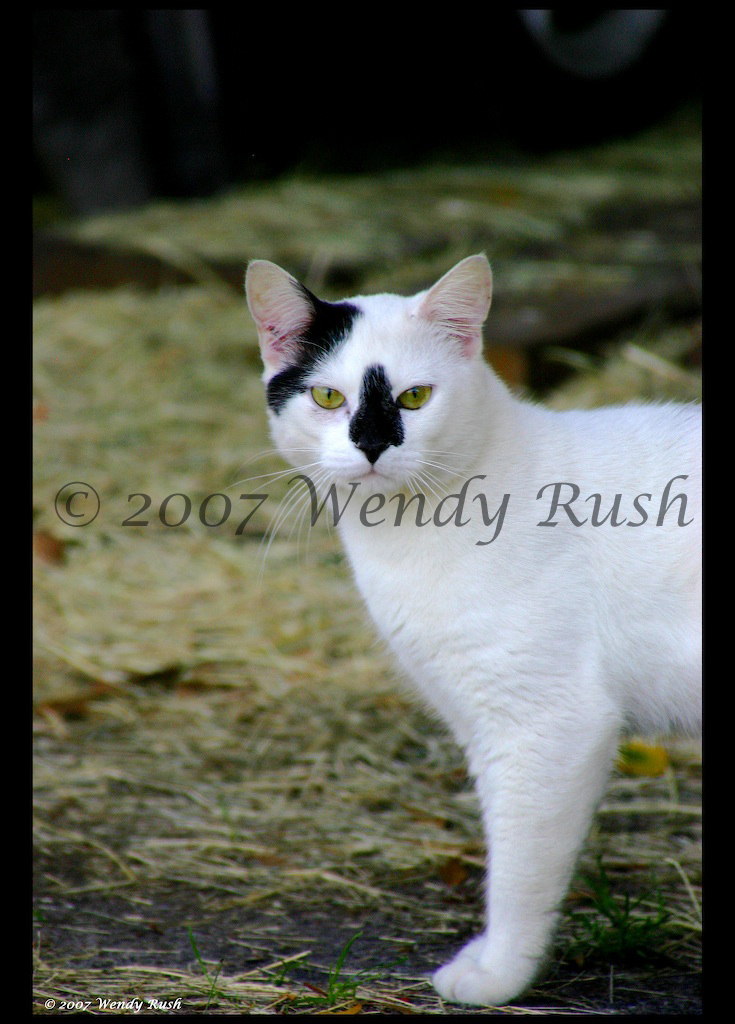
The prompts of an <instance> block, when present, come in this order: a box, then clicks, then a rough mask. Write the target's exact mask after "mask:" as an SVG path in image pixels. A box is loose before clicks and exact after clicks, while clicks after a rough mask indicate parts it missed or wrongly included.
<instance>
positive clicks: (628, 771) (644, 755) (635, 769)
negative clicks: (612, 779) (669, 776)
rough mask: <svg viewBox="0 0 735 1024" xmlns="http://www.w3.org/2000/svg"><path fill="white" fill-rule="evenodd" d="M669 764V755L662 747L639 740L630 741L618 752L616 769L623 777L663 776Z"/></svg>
mask: <svg viewBox="0 0 735 1024" xmlns="http://www.w3.org/2000/svg"><path fill="white" fill-rule="evenodd" d="M669 764H670V762H669V755H668V753H667V752H666V750H665V749H664V748H663V747H659V746H656V745H654V744H649V743H643V742H642V741H641V740H630V741H629V742H628V743H624V744H623V745H622V746H621V747H620V749H619V750H618V760H617V768H618V771H621V772H622V773H623V774H624V775H635V776H639V775H644V776H646V775H648V776H656V775H663V774H664V773H665V772H666V769H667V768H668V767H669Z"/></svg>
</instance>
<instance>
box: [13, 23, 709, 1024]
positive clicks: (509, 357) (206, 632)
mask: <svg viewBox="0 0 735 1024" xmlns="http://www.w3.org/2000/svg"><path fill="white" fill-rule="evenodd" d="M453 13H454V12H453V11H447V10H442V11H440V12H438V13H434V12H433V11H429V10H428V9H427V10H420V11H417V12H414V13H413V14H411V16H410V18H409V17H408V16H402V17H401V19H400V30H399V28H398V27H397V26H398V24H399V19H398V17H397V16H396V17H395V18H391V17H390V14H386V13H385V12H381V13H380V14H376V15H375V16H374V18H373V16H372V14H370V12H366V11H365V10H351V11H350V12H349V13H343V12H341V11H340V12H336V13H334V14H333V15H330V16H327V15H321V16H320V17H319V19H318V21H316V20H314V21H312V23H311V24H307V23H306V22H305V20H304V19H301V21H298V20H297V19H295V17H294V16H293V15H292V14H290V13H286V12H285V10H284V11H278V12H275V16H276V17H277V18H279V19H280V22H279V23H276V24H275V25H271V26H268V27H266V26H265V25H264V23H263V19H262V18H261V13H260V12H259V11H253V10H252V9H250V8H247V7H246V8H243V9H237V10H236V11H234V12H233V10H231V9H230V8H227V9H225V8H221V9H216V10H186V11H177V10H156V11H152V10H130V11H129V10H126V11H115V10H106V11H63V10H49V11H35V12H34V16H33V156H34V161H33V294H34V302H33V459H34V487H33V541H34V562H33V592H34V741H35V744H34V758H35V760H34V811H35V815H34V838H35V851H34V864H35V867H34V872H35V874H34V950H35V967H34V978H35V984H36V998H37V1002H38V1006H39V1008H40V1007H41V1006H42V1005H44V1006H45V1005H48V1004H47V1003H46V1000H47V999H48V998H49V996H52V997H53V998H58V999H62V998H73V999H78V998H79V997H80V994H83V993H96V994H99V995H100V996H102V995H105V996H109V997H110V998H112V999H119V998H120V997H121V995H123V994H127V993H130V992H135V993H136V994H140V995H141V996H150V997H156V998H159V999H161V998H172V999H175V998H179V997H183V998H184V1000H185V1006H184V1009H186V1010H194V1011H195V1012H196V1011H202V1012H212V1009H213V1008H215V1007H216V1008H217V1010H218V1011H219V1012H237V1013H242V1012H280V1011H281V1010H284V1009H285V1010H286V1011H287V1012H304V1013H305V1012H309V1011H310V1009H314V1007H315V1005H316V1006H317V1008H319V1007H321V1008H325V1007H327V1006H330V1005H331V1006H332V1007H333V1004H334V1000H332V1003H331V1004H330V1003H329V1000H326V1001H325V1000H324V999H323V1001H322V1003H316V1004H315V1002H314V1000H315V998H316V996H315V993H317V994H318V991H319V990H320V989H321V990H326V989H327V988H329V987H330V986H331V979H332V978H333V977H334V975H333V974H331V975H330V973H329V968H330V966H332V965H334V964H335V962H337V959H338V957H339V956H340V953H341V951H343V950H344V949H345V948H346V943H347V942H349V941H350V940H351V939H354V937H355V935H359V936H360V937H359V941H357V942H355V943H354V945H352V946H351V948H350V955H349V959H348V961H346V963H345V973H347V972H349V970H351V969H352V967H353V965H355V966H357V967H365V968H369V969H370V970H371V971H372V972H373V974H371V976H370V977H371V981H370V985H369V988H363V989H362V990H361V992H362V994H361V996H360V1000H361V1002H359V1003H358V1002H356V1001H355V1000H354V999H353V1000H352V1001H350V1000H348V1001H347V1002H346V1003H344V1004H342V1009H343V1011H344V1012H358V1010H360V1009H361V1008H362V1009H364V1010H365V1012H367V1011H368V1010H369V1011H371V1012H395V1011H396V1008H399V1009H406V1008H407V1004H410V1006H408V1009H409V1011H410V1010H411V1009H413V1011H414V1012H430V1013H446V1012H463V1011H462V1009H461V1008H458V1007H455V1008H451V1007H445V1006H442V1005H440V1003H439V1001H438V998H437V997H436V995H435V993H434V992H433V990H432V989H431V988H430V986H429V984H428V982H427V980H426V972H427V971H429V970H431V969H433V968H434V967H436V966H438V965H439V964H440V963H441V962H442V961H443V960H444V959H446V956H447V952H448V950H449V948H450V947H451V948H456V947H458V946H459V944H460V942H461V941H462V940H464V939H465V938H467V937H468V936H469V935H470V934H472V933H473V932H474V931H476V930H477V929H478V928H479V927H481V907H482V897H481V892H482V886H483V863H484V850H483V846H482V839H481V834H480V826H479V821H478V815H477V807H476V803H475V797H474V794H473V792H472V790H471V787H470V786H469V785H468V783H467V780H466V777H465V774H464V766H463V763H462V760H461V757H460V755H459V752H458V751H457V749H456V748H455V747H454V745H453V743H452V742H451V740H450V739H449V738H448V737H447V736H446V734H445V733H444V731H443V730H442V728H441V727H440V726H439V725H438V724H437V723H436V722H435V721H433V720H432V719H430V718H428V717H427V716H426V715H425V714H424V713H423V711H422V709H421V708H420V707H418V706H417V704H416V703H415V702H413V701H412V700H411V699H410V698H409V697H407V696H406V695H405V693H404V692H403V691H402V689H401V688H400V686H399V685H398V683H397V681H396V679H395V678H394V676H393V670H392V666H391V663H390V662H389V660H388V659H387V657H386V656H385V655H384V654H383V652H382V651H381V650H380V649H378V648H376V645H375V641H374V636H373V633H372V630H371V628H370V626H369V624H368V623H367V622H366V619H365V615H364V612H363V609H362V607H361V605H360V602H359V601H358V598H357V595H356V593H355V589H354V586H353V584H352V580H351V578H350V573H349V570H348V567H347V566H346V564H345V562H344V559H343V556H342V553H341V550H340V548H339V544H338V542H337V538H336V537H335V536H334V534H333V533H331V534H330V533H329V532H328V531H327V530H326V529H321V528H320V526H317V528H315V529H313V530H310V529H308V520H305V519H304V515H305V512H306V505H305V504H304V503H301V504H300V503H299V501H298V500H295V499H294V496H293V494H292V492H291V491H289V488H288V486H287V480H288V477H289V476H290V473H288V474H287V475H286V477H285V479H283V478H282V477H283V469H284V467H283V463H282V462H281V460H280V459H279V458H278V457H277V455H276V454H275V453H274V452H273V450H272V448H271V444H270V441H269V438H268V432H267V424H266V414H265V402H264V395H263V388H262V384H261V380H260V376H261V372H262V365H261V360H260V353H259V350H258V344H257V338H256V333H255V329H254V326H253V324H252V321H251V319H250V317H249V315H248V313H247V310H246V307H245V301H244V294H243V277H244V270H245V266H246V263H247V261H248V260H249V259H252V258H255V257H260V258H266V259H272V260H274V261H275V262H277V263H279V264H280V265H282V266H284V267H285V268H286V269H288V270H289V271H290V272H291V273H293V274H295V275H296V276H297V277H299V278H300V279H301V280H302V281H304V283H305V284H307V286H308V287H309V288H311V289H312V290H313V291H314V292H316V293H317V294H319V295H321V296H322V297H324V298H334V299H338V298H343V297H345V296H346V295H351V294H352V295H354V294H358V293H361V292H362V293H369V292H376V291H393V292H401V293H404V294H412V293H414V292H416V291H418V290H420V289H422V288H426V287H428V286H429V285H431V284H433V283H434V281H436V280H437V279H438V278H439V277H440V276H441V275H442V274H443V273H445V272H446V270H448V269H449V268H450V267H451V266H452V265H453V264H454V263H456V262H457V261H458V260H460V259H462V258H463V257H465V256H467V255H469V254H471V253H473V252H478V251H485V252H486V253H487V255H488V257H489V259H490V261H491V264H492V266H493V272H494V282H495V290H494V296H493V306H492V309H491V312H490V317H489V319H488V323H487V325H486V329H485V340H486V355H487V357H488V359H489V360H490V361H491V363H492V364H493V366H494V367H495V369H496V371H497V372H498V373H499V374H500V375H501V376H502V377H503V378H504V379H505V380H506V381H507V382H508V383H509V384H510V385H511V386H512V387H513V388H514V389H515V390H516V391H517V392H518V393H519V394H521V395H527V396H529V397H531V398H533V399H540V400H543V401H544V402H545V403H546V404H548V405H549V406H551V407H553V408H557V409H567V408H579V407H593V406H598V405H603V404H609V403H614V402H626V401H631V400H638V401H640V400H643V401H650V400H656V401H657V400H662V399H675V400H685V401H689V400H698V399H699V398H700V396H701V363H702V330H701V325H702V320H701V295H702V289H701V202H702V127H701V125H702V119H701V96H700V82H701V64H702V55H701V46H700V35H701V15H700V12H699V10H698V9H693V8H685V9H676V10H673V9H672V10H665V11H617V10H607V9H602V8H590V9H585V10H584V11H583V10H581V9H569V10H558V11H557V10H555V11H515V10H497V9H493V10H492V11H487V12H484V11H479V12H478V9H477V8H475V9H473V10H472V11H471V12H470V11H469V9H467V10H463V11H462V12H457V17H453V16H452V15H453ZM369 18H372V19H373V22H372V24H371V25H370V24H367V21H368V19H369ZM80 481H81V482H84V483H86V484H89V486H90V488H94V489H95V490H96V492H97V494H98V495H99V497H100V508H99V511H98V514H97V515H96V517H95V518H94V520H93V521H92V522H90V523H89V525H87V526H86V527H85V528H78V527H74V526H71V525H68V524H67V523H64V522H62V520H61V519H60V517H59V516H58V515H57V514H56V510H55V498H56V496H57V495H58V494H59V493H60V492H61V490H62V489H63V487H64V485H65V484H67V483H70V482H74V483H75V488H76V489H77V490H80V488H79V483H78V482H80ZM263 492H267V494H268V500H267V501H265V502H264V503H263V504H262V505H261V506H260V507H258V508H257V511H255V513H254V514H253V515H252V516H251V517H250V518H248V521H247V524H246V525H244V527H243V528H242V529H240V530H239V532H238V526H239V525H240V524H241V523H242V521H243V520H244V519H245V517H246V516H248V514H249V513H251V512H253V507H254V505H253V503H252V502H248V501H243V500H241V498H240V495H243V494H249V493H263ZM211 495H214V497H213V498H211V499H210V497H209V496H211ZM226 499H228V500H230V501H231V505H232V511H231V515H230V516H229V518H226V517H225V519H223V521H222V523H221V525H219V526H216V525H215V524H216V523H217V522H218V520H219V519H220V517H222V516H223V509H224V510H225V511H226V507H227V506H226ZM75 500H76V501H79V500H80V499H79V498H76V499H75ZM187 501H189V502H190V505H189V507H188V508H189V510H188V512H187V505H186V502H187ZM146 502H148V504H146ZM77 507H78V506H77ZM289 510H290V511H289ZM144 523H145V524H147V525H146V526H145V527H144V528H131V527H143V524H144ZM125 524H127V525H125ZM700 787H701V751H700V749H699V747H698V746H697V745H696V744H695V745H691V744H690V745H687V744H676V743H669V742H668V741H667V743H666V744H665V745H664V746H661V747H655V748H647V747H643V748H642V749H638V751H637V754H636V757H635V758H630V757H628V758H627V759H626V758H622V759H621V765H620V770H619V773H618V774H617V775H616V776H615V777H614V778H613V779H612V780H611V783H610V787H609V790H608V793H607V795H606V798H605V803H604V806H603V809H602V811H601V814H600V817H599V821H598V824H597V825H596V826H595V828H594V829H593V831H592V834H591V836H590V839H589V841H588V844H587V846H586V848H585V851H584V854H583V858H582V864H581V868H580V871H583V872H586V873H587V874H589V872H592V873H593V874H594V872H595V870H596V869H597V866H598V865H599V864H602V863H603V861H604V864H605V866H606V870H607V872H608V875H609V876H610V878H611V880H612V881H613V882H614V888H615V891H616V892H618V891H620V892H622V891H625V892H626V893H628V894H631V896H634V897H635V900H634V901H633V902H632V903H631V907H633V909H634V913H635V923H636V924H637V925H640V926H641V927H640V929H639V931H638V932H636V934H644V935H646V936H650V946H647V947H646V948H644V949H643V951H642V952H641V951H640V950H635V954H636V957H637V959H635V960H634V961H630V960H624V959H623V961H621V960H620V958H619V959H618V960H615V961H614V962H613V961H612V960H611V959H610V957H611V956H612V954H610V952H609V951H610V950H611V949H612V950H618V951H620V942H619V941H618V940H619V939H620V936H619V935H613V936H612V937H611V936H610V932H609V928H608V925H609V923H610V915H609V907H608V908H607V909H608V919H605V916H604V912H603V913H600V912H599V910H600V908H599V905H598V906H597V907H595V906H594V905H592V904H590V896H589V893H590V887H589V885H588V884H587V881H586V880H585V878H584V877H583V876H582V875H581V874H580V876H579V877H578V878H577V879H576V880H575V884H574V885H573V887H572V893H571V895H570V901H569V902H568V904H567V905H565V914H564V920H563V924H562V930H561V932H560V937H559V940H558V942H557V947H556V949H555V955H554V958H553V960H554V962H553V964H552V967H551V969H550V972H549V973H548V974H547V975H546V976H545V977H544V979H542V980H541V981H540V983H539V985H538V986H537V987H536V988H535V989H534V991H533V992H532V993H531V995H530V996H529V997H527V999H526V1005H531V1006H536V1007H549V1006H551V1007H562V1008H564V1009H565V1010H566V1011H568V1010H569V1008H570V1006H571V1007H572V1008H573V1009H576V1010H578V1011H579V1012H586V1013H589V1012H593V1011H599V1012H611V1010H612V1011H613V1012H648V1013H665V1012H666V1013H668V1012H670V1013H686V1012H690V1011H692V1012H697V1010H698V1008H700V1007H701V1002H700V992H699V987H698V969H699V965H700V958H701V916H700V903H699V900H700V882H701V845H700V839H701V807H700ZM654 875H655V886H656V890H655V891H656V896H655V898H653V897H650V895H647V894H649V892H650V886H651V885H652V878H653V877H654ZM613 876H614V877H613ZM600 891H602V890H600ZM644 897H645V899H644ZM640 900H643V903H641V902H640ZM656 906H665V914H663V916H661V915H660V914H659V915H658V916H654V918H653V920H652V919H651V918H650V917H647V916H646V915H647V914H648V909H650V907H653V908H654V910H653V913H654V915H655V914H657V913H658V912H657V911H656V909H655V908H656ZM578 908H582V910H583V911H584V914H583V915H582V917H581V918H580V917H579V915H576V914H575V912H574V911H575V909H578ZM647 908H648V909H647ZM604 909H605V908H604V907H603V911H604ZM618 909H619V914H618V917H619V919H620V920H622V921H625V922H627V921H628V914H629V907H628V905H627V904H626V905H625V907H623V905H622V904H621V905H619V908H618ZM580 920H581V921H582V923H583V924H586V925H590V928H589V929H588V932H586V931H584V929H583V932H582V933H579V932H578V930H577V929H578V926H579V925H580ZM593 924H594V928H593V927H591V925H593ZM660 929H663V930H664V934H663V937H661V935H660ZM631 931H633V929H631ZM626 934H627V933H626ZM590 936H591V937H592V941H587V940H588V939H589V938H590ZM595 936H597V937H598V938H595ZM598 939H599V941H598ZM662 951H663V953H662ZM622 952H623V953H625V952H626V951H625V949H623V950H622ZM399 955H400V956H402V957H405V958H406V959H405V962H404V966H403V968H402V971H403V974H402V975H401V976H400V977H399V976H397V975H396V974H395V972H394V971H384V972H383V974H382V975H380V974H379V972H378V973H375V969H376V965H380V964H385V963H386V962H392V961H393V960H394V959H395V957H397V956H399ZM284 957H287V958H291V959H290V960H289V961H288V963H284V962H283V958H284ZM307 962H308V966H307ZM269 965H270V966H269ZM651 965H654V967H653V968H652V969H650V970H649V969H648V968H649V967H650V966H651ZM613 972H614V978H615V985H614V997H615V998H614V1002H613V984H612V978H613ZM212 979H215V980H214V981H213V980H212ZM376 979H377V980H376ZM407 979H408V980H407ZM215 981H216V986H215ZM308 984H310V985H311V986H312V987H311V988H308V987H305V986H308ZM314 985H316V986H317V988H316V989H315V988H314ZM353 994H354V992H353ZM320 998H321V997H320ZM397 999H398V1000H402V1002H400V1001H399V1002H397V1001H396V1000H397ZM333 1008H334V1007H333Z"/></svg>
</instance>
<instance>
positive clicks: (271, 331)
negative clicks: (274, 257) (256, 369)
mask: <svg viewBox="0 0 735 1024" xmlns="http://www.w3.org/2000/svg"><path fill="white" fill-rule="evenodd" d="M245 294H246V296H247V302H248V309H249V310H250V315H251V316H252V318H253V320H254V321H255V326H256V328H257V330H258V341H259V343H260V352H261V355H262V356H263V362H264V363H265V365H266V368H267V369H268V370H272V371H273V372H275V371H277V370H281V369H283V368H284V367H285V366H288V365H290V364H293V363H294V362H296V359H297V352H298V347H299V341H300V339H301V337H302V336H303V333H304V331H305V329H306V328H307V327H308V325H309V323H310V322H311V320H312V319H313V317H314V307H313V305H312V303H311V301H310V299H309V293H308V292H307V291H306V289H305V288H304V287H303V286H302V285H300V284H299V282H298V281H297V280H296V278H295V277H292V276H291V275H290V274H289V273H287V272H286V271H285V270H282V269H281V268H280V267H279V266H277V265H276V264H275V263H271V262H270V261H269V260H253V261H252V262H251V263H249V264H248V269H247V273H246V274H245Z"/></svg>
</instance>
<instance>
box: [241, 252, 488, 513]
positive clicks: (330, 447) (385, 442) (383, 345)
mask: <svg viewBox="0 0 735 1024" xmlns="http://www.w3.org/2000/svg"><path fill="white" fill-rule="evenodd" d="M246 292H247V300H248V306H249V308H250V313H251V315H252V317H253V319H254V321H255V324H256V327H257V330H258V339H259V341H260V349H261V353H262V356H263V362H264V364H265V373H264V375H263V379H264V381H265V383H266V391H267V401H268V412H269V418H270V423H271V433H272V436H273V439H274V441H275V443H276V445H277V447H278V449H279V451H280V452H281V454H282V455H283V456H284V458H285V459H287V461H289V462H290V463H291V464H292V465H294V466H297V467H299V468H301V469H302V470H303V471H304V472H306V473H308V474H309V475H310V476H311V477H312V478H313V479H314V481H315V483H317V485H318V484H319V483H327V484H329V483H331V482H332V481H334V482H336V483H337V484H346V483H348V482H350V481H360V482H361V483H362V484H363V485H364V487H365V489H366V490H373V491H377V490H384V491H387V492H388V491H389V492H391V493H395V492H397V491H401V490H405V489H407V488H408V489H411V490H416V489H423V488H422V484H423V485H424V488H425V487H426V486H427V485H429V484H431V483H432V482H433V484H434V486H435V487H438V486H439V484H440V482H441V481H444V480H447V479H450V478H454V477H456V476H457V475H460V474H461V473H462V472H463V470H464V468H465V466H466V465H467V464H469V463H470V462H471V458H472V447H473V436H474V435H476V434H477V433H478V431H477V426H478V423H479V422H480V421H481V420H482V418H483V410H484V409H485V408H486V406H487V404H488V402H489V401H490V400H491V398H490V395H488V393H487V374H486V373H484V372H481V366H484V365H485V364H484V362H483V357H482V325H483V323H484V321H485V318H486V317H487V313H488V310H489V308H490V300H491V296H492V273H491V270H490V265H489V263H488V261H487V258H486V257H485V256H484V255H477V256H469V257H468V258H467V259H464V260H462V261H461V262H460V263H458V264H457V265H456V266H455V267H454V268H453V269H452V270H450V271H449V272H448V273H447V274H445V275H444V276H443V277H442V278H441V279H440V280H439V281H438V282H437V283H436V284H435V285H434V286H433V287H432V288H430V289H428V290H427V291H423V292H420V293H418V294H417V295H414V296H411V297H409V298H403V297H401V296H398V295H369V296H357V297H355V298H352V299H348V300H345V301H343V302H324V301H322V300H321V299H318V298H317V297H316V296H315V295H312V294H311V292H310V291H308V289H306V288H305V287H304V286H303V285H302V284H300V283H299V282H298V281H297V280H296V279H295V278H293V277H292V276H291V275H290V274H288V273H287V272H286V271H285V270H282V269H281V268H280V267H278V266H276V264H274V263H270V262H268V261H266V260H254V261H253V262H252V263H250V265H249V266H248V270H247V276H246ZM430 489H432V488H430Z"/></svg>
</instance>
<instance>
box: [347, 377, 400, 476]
mask: <svg viewBox="0 0 735 1024" xmlns="http://www.w3.org/2000/svg"><path fill="white" fill-rule="evenodd" d="M350 440H351V441H352V442H353V444H354V445H355V447H357V448H359V449H360V451H361V452H364V453H365V456H366V458H367V460H368V462H369V463H370V465H371V466H374V465H375V463H376V462H377V461H378V459H379V458H380V456H381V455H382V454H383V452H384V451H385V450H386V448H389V447H390V446H391V445H394V446H396V447H397V446H398V445H399V444H403V422H402V420H401V414H400V412H399V410H398V406H397V405H396V403H395V402H394V401H393V395H392V394H391V389H390V381H389V380H388V375H387V374H386V372H385V370H384V369H383V367H382V366H371V367H369V368H368V369H367V370H366V371H365V376H364V377H363V379H362V389H361V391H360V405H359V406H358V409H357V412H356V413H355V415H354V416H353V417H352V420H351V421H350Z"/></svg>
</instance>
